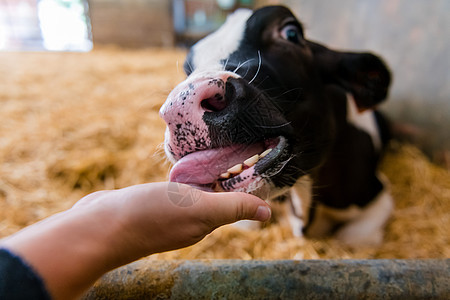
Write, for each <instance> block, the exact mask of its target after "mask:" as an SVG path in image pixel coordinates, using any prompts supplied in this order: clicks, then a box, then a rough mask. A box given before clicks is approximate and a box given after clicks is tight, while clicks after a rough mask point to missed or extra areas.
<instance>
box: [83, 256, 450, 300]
mask: <svg viewBox="0 0 450 300" xmlns="http://www.w3.org/2000/svg"><path fill="white" fill-rule="evenodd" d="M449 278H450V259H445V260H434V259H430V260H303V261H293V260H277V261H241V260H198V261H152V260H145V259H144V260H140V261H137V262H134V263H132V264H129V265H126V266H124V267H121V268H118V269H116V270H114V271H112V272H110V273H108V274H106V275H104V276H103V277H102V278H101V279H100V280H99V281H98V282H97V283H96V284H95V286H94V287H93V288H91V289H90V290H89V291H88V293H87V294H86V296H85V298H84V299H169V298H170V299H450V279H449Z"/></svg>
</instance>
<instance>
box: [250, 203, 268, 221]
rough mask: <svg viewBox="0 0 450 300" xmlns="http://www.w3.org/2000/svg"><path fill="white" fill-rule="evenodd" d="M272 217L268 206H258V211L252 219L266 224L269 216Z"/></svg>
mask: <svg viewBox="0 0 450 300" xmlns="http://www.w3.org/2000/svg"><path fill="white" fill-rule="evenodd" d="M271 215H272V211H271V210H270V208H269V207H268V206H258V209H257V210H256V214H255V216H254V217H253V218H254V219H255V220H258V221H261V222H266V221H268V220H269V219H270V216H271Z"/></svg>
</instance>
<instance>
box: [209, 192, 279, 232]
mask: <svg viewBox="0 0 450 300" xmlns="http://www.w3.org/2000/svg"><path fill="white" fill-rule="evenodd" d="M204 196H205V200H206V201H205V202H206V203H205V204H206V205H207V206H208V208H207V209H205V208H203V209H202V211H203V214H204V215H205V218H206V219H207V220H208V221H210V222H211V223H213V224H214V225H216V226H221V225H225V224H229V223H234V222H236V221H240V220H244V219H247V220H255V221H261V222H266V221H268V220H269V219H270V217H271V215H272V211H271V209H270V206H269V205H268V204H267V203H266V202H264V201H263V200H261V199H260V198H258V197H256V196H253V195H250V194H246V193H235V192H228V193H204Z"/></svg>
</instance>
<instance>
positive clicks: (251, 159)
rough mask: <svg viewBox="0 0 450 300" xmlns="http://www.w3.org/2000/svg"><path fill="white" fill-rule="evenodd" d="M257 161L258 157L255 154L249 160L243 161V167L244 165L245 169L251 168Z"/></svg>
mask: <svg viewBox="0 0 450 300" xmlns="http://www.w3.org/2000/svg"><path fill="white" fill-rule="evenodd" d="M258 160H259V155H258V154H255V155H253V156H252V157H250V158H247V159H246V160H244V165H246V166H247V167H251V166H253V165H255V164H256V163H257V162H258Z"/></svg>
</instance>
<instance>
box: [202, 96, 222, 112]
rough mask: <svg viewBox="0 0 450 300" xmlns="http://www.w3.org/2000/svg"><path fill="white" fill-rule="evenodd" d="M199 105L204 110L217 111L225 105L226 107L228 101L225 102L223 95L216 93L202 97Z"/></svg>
mask: <svg viewBox="0 0 450 300" xmlns="http://www.w3.org/2000/svg"><path fill="white" fill-rule="evenodd" d="M200 105H201V106H202V108H203V109H204V110H206V111H210V112H219V111H222V110H224V109H225V107H227V105H228V103H227V101H226V99H225V97H224V95H222V94H220V93H217V94H215V95H214V96H212V97H209V98H206V99H203V100H202V101H201V102H200Z"/></svg>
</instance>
